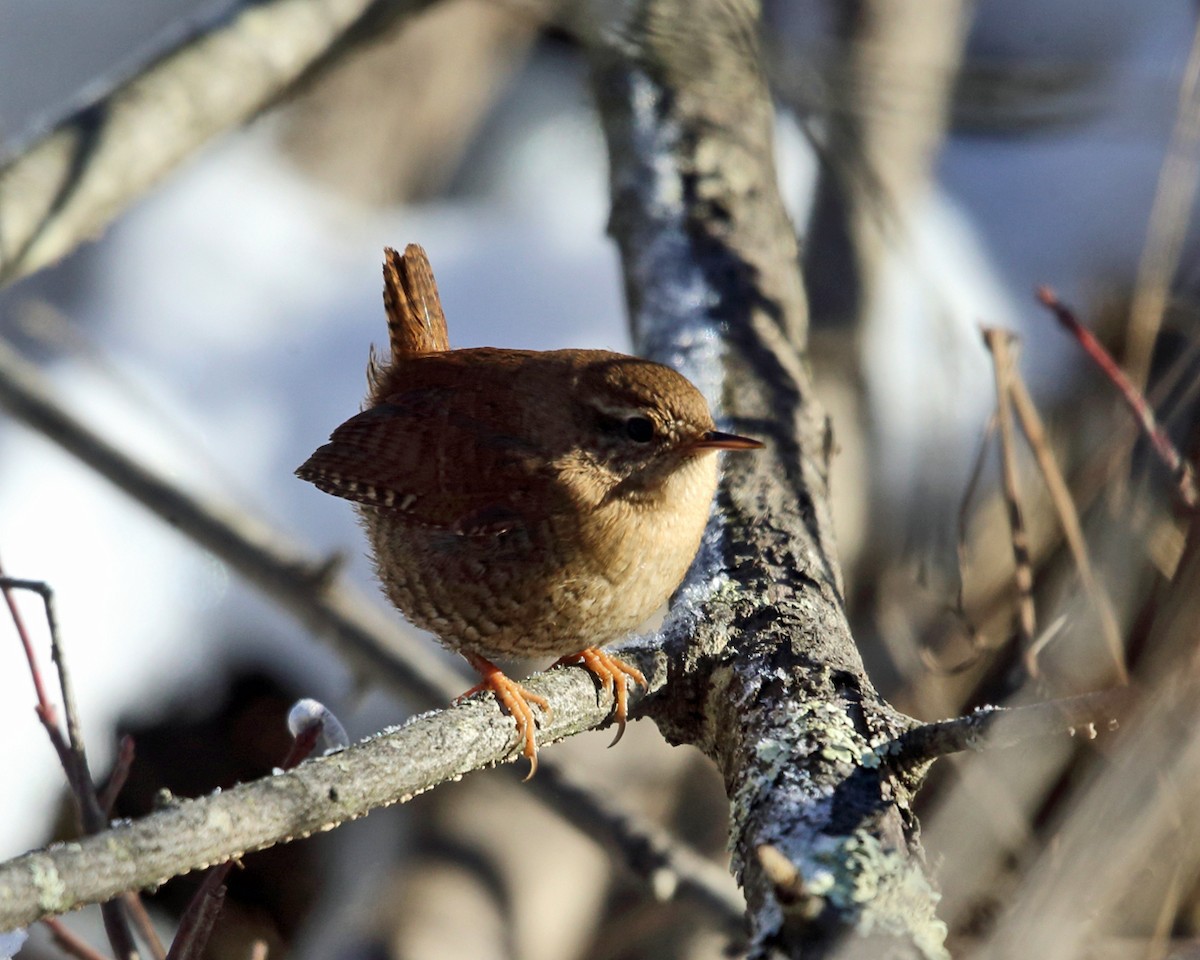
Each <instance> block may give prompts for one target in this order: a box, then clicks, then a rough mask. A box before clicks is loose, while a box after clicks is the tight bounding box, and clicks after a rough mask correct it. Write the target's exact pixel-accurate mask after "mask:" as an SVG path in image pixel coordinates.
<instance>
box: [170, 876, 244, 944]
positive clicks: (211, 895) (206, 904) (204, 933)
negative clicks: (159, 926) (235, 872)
mask: <svg viewBox="0 0 1200 960" xmlns="http://www.w3.org/2000/svg"><path fill="white" fill-rule="evenodd" d="M232 867H233V864H232V862H230V863H222V864H219V865H218V866H215V867H213V868H212V869H211V870H209V871H208V875H207V876H206V877H205V878H204V881H203V882H202V883H201V884H200V888H199V889H198V890H197V891H196V893H195V895H193V897H192V900H191V902H190V903H189V904H188V908H187V910H185V911H184V914H183V918H182V919H181V920H180V921H179V930H178V931H177V932H176V934H175V940H174V942H173V943H172V944H171V950H170V952H168V953H167V960H199V958H200V957H201V956H202V955H203V953H204V948H205V946H206V945H207V944H208V938H209V936H210V935H211V934H212V928H213V924H214V923H216V922H217V917H218V916H219V915H220V913H221V907H222V905H223V904H224V903H225V878H226V877H228V876H229V871H230V869H231V868H232Z"/></svg>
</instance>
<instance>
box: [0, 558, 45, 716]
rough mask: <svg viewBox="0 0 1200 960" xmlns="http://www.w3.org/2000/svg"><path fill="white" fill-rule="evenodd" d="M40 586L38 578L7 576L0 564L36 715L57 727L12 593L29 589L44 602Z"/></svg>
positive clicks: (0, 576) (2, 585) (1, 585)
mask: <svg viewBox="0 0 1200 960" xmlns="http://www.w3.org/2000/svg"><path fill="white" fill-rule="evenodd" d="M42 586H44V584H42V582H41V581H40V580H19V579H16V578H13V577H8V576H6V575H5V573H4V567H3V566H2V565H0V590H3V592H4V602H5V603H6V604H7V605H8V615H9V617H10V618H11V619H12V622H13V626H14V627H15V628H16V631H17V637H18V638H19V639H20V641H21V647H22V649H24V651H25V661H26V662H27V663H28V664H29V676H30V678H31V679H32V680H33V689H34V693H35V694H36V696H37V712H38V717H39V718H40V719H41V720H42V723H43V725H44V724H47V723H49V724H51V725H52V726H54V727H55V729H57V727H58V712H57V711H56V710H55V709H54V704H52V703H51V702H50V697H49V696H48V695H47V693H46V684H45V682H44V681H43V680H42V671H41V669H40V668H39V667H38V662H37V655H36V654H35V653H34V652H33V640H32V638H31V637H30V636H29V630H28V629H27V628H26V626H25V619H24V618H23V617H22V616H21V609H20V607H18V606H17V601H16V598H15V597H14V596H13V593H12V592H13V591H14V590H29V591H30V592H32V593H36V594H38V595H39V596H42V602H43V603H45V596H43V595H42V593H41V587H42Z"/></svg>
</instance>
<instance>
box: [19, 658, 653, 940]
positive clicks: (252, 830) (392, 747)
mask: <svg viewBox="0 0 1200 960" xmlns="http://www.w3.org/2000/svg"><path fill="white" fill-rule="evenodd" d="M638 663H639V664H641V665H642V666H644V668H645V670H646V672H647V675H648V676H656V677H657V679H658V682H659V683H660V684H661V680H662V674H663V669H662V666H661V660H659V662H658V664H657V669H656V662H655V659H654V658H653V657H652V656H651V655H647V652H646V651H643V652H642V656H640V657H639V658H638ZM526 682H527V684H528V685H529V686H530V688H531V689H533V690H534V691H535V692H538V693H541V694H542V695H543V696H545V697H546V698H547V699H548V700H550V702H551V705H552V707H553V709H554V715H553V717H552V719H551V720H550V721H548V722H547V723H546V724H545V726H544V727H543V729H542V738H543V740H544V741H545V742H549V741H551V740H557V739H561V738H563V737H566V736H571V735H573V734H575V733H579V732H580V731H582V730H585V729H588V728H589V727H592V726H596V725H598V724H599V723H601V722H602V721H603V720H604V719H605V718H606V717H607V715H608V710H609V709H611V703H609V704H606V703H604V702H603V701H602V698H598V697H597V696H596V695H595V686H594V684H593V682H592V680H591V678H590V677H589V676H587V675H586V674H585V673H584V672H583V671H582V670H577V669H572V668H559V669H556V670H553V671H551V672H550V673H547V674H543V675H540V676H537V677H534V678H532V679H531V680H528V681H526ZM513 756H514V744H513V736H512V721H511V719H509V718H508V717H507V716H506V715H505V714H504V713H503V711H502V710H501V708H500V706H499V704H498V703H496V701H495V700H494V698H488V697H484V698H476V699H473V700H471V701H468V702H466V703H463V704H460V705H459V706H456V707H453V708H450V709H448V710H442V711H438V712H434V713H429V714H423V715H421V716H418V717H414V718H413V719H412V720H410V721H409V722H408V723H406V724H404V725H403V726H402V727H399V728H398V729H395V730H393V731H390V732H387V733H384V734H381V735H379V736H377V737H374V738H372V739H370V740H366V741H363V742H362V743H359V744H356V745H354V746H352V747H350V748H348V749H346V750H343V751H342V752H340V753H336V754H332V755H330V756H327V757H322V758H320V759H317V760H312V761H309V762H307V763H303V764H301V765H300V766H299V767H296V768H295V769H294V770H289V771H287V772H282V773H279V774H277V775H276V776H272V777H265V778H263V779H261V780H255V781H252V782H250V783H243V784H240V785H238V786H236V787H233V788H232V789H229V790H224V791H221V792H218V793H214V794H210V795H209V796H207V797H202V798H199V799H196V800H182V801H179V802H178V803H176V804H173V805H172V806H170V807H168V808H167V809H163V810H160V811H158V812H156V813H153V814H151V815H149V816H147V817H143V818H141V819H139V820H136V821H132V822H127V823H123V824H118V825H117V826H115V827H114V828H113V829H111V830H108V831H105V832H104V833H101V834H98V835H96V836H92V837H87V838H84V839H83V840H80V841H78V842H74V843H66V844H55V845H53V846H51V847H49V848H47V849H45V850H38V851H34V852H32V853H27V854H25V855H23V856H21V857H17V858H14V859H13V860H10V861H8V862H6V863H3V864H0V930H8V929H12V928H13V927H17V926H24V925H26V924H28V923H31V922H32V921H34V920H37V919H39V918H41V917H44V916H48V915H51V914H56V913H62V912H64V911H67V910H71V909H73V908H75V907H77V906H80V905H82V904H85V903H96V902H101V901H104V900H107V899H109V898H111V897H114V896H116V895H117V894H119V893H121V892H122V891H125V890H133V889H138V888H142V887H147V886H152V885H155V884H158V883H162V882H164V881H165V880H166V879H168V878H170V877H172V876H175V875H178V874H180V873H186V872H188V871H190V870H195V869H198V868H200V867H206V866H210V865H212V864H214V863H222V862H225V861H228V860H231V859H235V858H237V857H240V856H241V855H242V854H244V853H247V852H250V851H252V850H259V849H263V848H264V847H268V846H271V845H272V844H275V843H279V842H282V841H285V840H294V839H299V838H301V837H305V836H308V835H309V834H312V833H315V832H317V831H321V830H329V829H332V828H333V827H335V826H337V825H338V824H339V823H342V822H344V821H346V820H352V819H355V818H357V817H361V816H363V815H365V814H366V813H368V812H369V811H371V810H373V809H376V808H378V807H381V806H388V805H390V804H393V803H404V802H407V801H408V800H411V799H412V798H413V797H415V796H416V795H417V794H420V793H423V792H424V791H426V790H428V789H430V788H431V787H433V786H436V785H437V784H439V783H444V782H446V781H448V780H453V779H456V778H458V777H461V776H462V775H464V774H466V773H469V772H471V771H472V770H478V769H480V768H483V767H488V766H492V765H495V764H497V763H500V762H502V761H504V760H506V759H511V758H513ZM535 782H536V781H535Z"/></svg>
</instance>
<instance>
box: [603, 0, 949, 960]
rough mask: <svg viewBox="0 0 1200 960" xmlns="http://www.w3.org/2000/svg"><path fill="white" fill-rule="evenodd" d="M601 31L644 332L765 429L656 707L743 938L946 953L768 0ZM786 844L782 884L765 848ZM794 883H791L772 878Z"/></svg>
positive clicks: (672, 13) (734, 1)
mask: <svg viewBox="0 0 1200 960" xmlns="http://www.w3.org/2000/svg"><path fill="white" fill-rule="evenodd" d="M626 9H627V13H628V19H627V20H625V21H623V22H621V23H618V24H611V23H610V24H605V25H603V26H602V27H600V28H598V29H597V30H596V33H595V37H596V39H595V41H594V42H593V45H592V60H593V70H594V82H595V88H596V94H597V98H598V102H599V104H600V110H601V114H602V117H603V123H604V129H605V133H606V136H607V138H608V144H609V151H610V158H611V165H612V166H611V176H612V193H613V216H612V223H611V229H612V232H613V235H614V237H615V238H616V240H617V242H618V244H619V245H620V248H621V254H622V257H623V260H624V265H625V275H626V282H627V285H628V290H627V292H628V299H629V304H630V310H631V315H632V323H633V328H634V333H635V337H636V342H637V344H638V347H639V352H641V353H643V354H644V355H646V356H649V357H651V358H653V359H656V360H660V361H663V362H666V363H670V364H672V365H673V366H675V367H676V368H678V369H680V370H682V371H683V372H684V373H685V374H686V375H688V376H689V377H691V378H692V379H693V380H695V381H696V382H697V383H698V384H700V385H701V387H702V389H705V390H706V391H707V392H708V395H709V399H710V401H712V402H714V404H715V405H716V406H717V408H718V409H719V411H720V413H721V415H722V416H723V417H724V418H725V420H726V422H727V424H728V426H729V427H730V428H731V429H736V430H739V431H744V432H746V433H750V434H756V435H758V436H761V437H763V438H764V439H766V440H767V442H768V449H767V450H766V451H763V453H762V454H760V455H758V456H755V457H744V458H741V460H740V462H739V461H736V460H733V459H731V460H730V462H729V463H728V465H727V473H726V475H725V477H724V479H723V482H722V486H721V489H720V492H719V493H718V505H719V510H720V511H721V513H722V514H724V515H725V516H726V517H727V519H728V522H727V524H725V525H723V526H722V527H720V528H717V527H711V528H710V531H709V535H708V538H707V540H706V542H705V544H704V546H703V547H702V552H701V557H700V559H699V561H698V562H697V564H696V566H695V567H694V568H693V571H692V576H691V578H690V580H689V581H688V583H687V584H685V586H684V588H683V591H682V593H681V596H680V598H679V604H678V606H677V609H676V611H674V616H673V618H672V621H671V627H670V628H669V630H668V633H667V636H666V642H667V653H668V656H667V662H668V664H669V665H670V667H669V670H670V674H669V683H668V687H667V691H668V692H667V693H665V694H663V695H660V696H658V697H656V698H653V699H652V700H651V701H650V702H649V703H648V704H647V705H646V709H647V711H648V712H649V713H650V714H651V715H652V716H653V717H654V719H655V720H656V721H657V722H658V724H659V726H660V727H661V728H662V729H663V731H664V733H666V735H667V736H668V737H669V738H670V739H672V740H673V741H675V742H687V743H693V744H695V745H697V746H698V747H700V748H701V749H702V750H704V752H705V753H707V754H708V755H709V756H710V757H711V758H712V759H713V760H714V761H715V762H716V763H717V764H718V766H719V767H720V769H721V771H722V773H723V775H724V778H725V783H726V788H727V791H728V794H729V797H730V803H731V826H730V830H731V835H730V844H731V848H732V850H733V853H734V865H735V870H736V872H737V873H738V876H739V879H740V880H741V882H742V884H743V886H744V888H745V891H746V894H747V899H748V901H749V909H750V914H749V920H750V927H751V956H753V957H768V956H778V955H788V956H798V955H801V954H802V955H803V956H805V957H814V956H828V955H832V954H833V953H835V952H838V953H839V955H844V954H842V953H841V951H847V952H848V954H849V955H864V956H868V955H869V956H873V957H881V956H906V957H907V956H925V957H937V956H942V955H944V949H943V946H942V941H943V938H944V934H945V931H944V927H943V925H942V924H941V923H939V922H938V921H937V920H936V918H935V916H934V906H935V903H936V900H937V896H936V894H935V892H934V891H933V889H932V888H931V886H930V884H929V881H928V880H927V878H926V875H925V871H924V866H923V858H922V854H921V849H920V844H919V841H918V830H917V823H916V821H915V819H914V817H913V815H912V813H911V809H910V803H911V799H912V795H913V791H914V789H915V788H916V786H917V782H918V777H917V776H915V775H913V774H911V773H905V772H903V771H901V770H899V769H897V768H895V767H893V765H892V764H891V762H890V761H889V759H888V757H889V754H888V751H887V750H886V749H883V750H881V749H880V748H881V747H882V746H883V745H884V744H885V743H887V742H888V741H891V740H892V739H893V738H894V737H896V736H897V735H898V734H899V733H901V732H902V731H904V730H906V729H908V728H909V727H910V726H911V723H912V722H911V721H910V720H908V718H906V717H904V716H902V715H900V714H898V713H897V712H896V711H894V710H893V709H891V708H890V707H889V706H888V704H886V703H885V702H884V701H883V700H882V699H881V698H880V697H879V695H878V694H877V693H876V691H875V689H874V687H873V686H872V685H871V682H870V680H869V679H868V678H867V677H866V675H865V673H864V670H863V665H862V661H861V659H860V657H859V654H858V651H857V649H856V648H855V645H854V641H853V638H852V637H851V636H850V631H849V627H848V624H847V622H846V617H845V612H844V608H843V598H842V584H841V575H840V572H839V568H838V561H837V557H836V552H835V547H834V538H833V531H832V527H831V523H830V514H829V491H828V485H827V478H828V468H829V458H830V456H831V451H832V448H833V440H832V436H831V431H830V426H829V424H828V423H827V422H826V419H825V417H824V415H823V413H822V412H821V410H820V408H819V407H818V405H817V403H816V401H815V399H814V397H813V393H812V384H811V378H810V376H809V373H808V370H807V367H806V365H805V354H804V351H805V346H806V333H807V316H806V310H805V303H804V295H803V290H802V287H801V282H800V269H799V262H798V250H797V244H796V239H795V233H794V231H793V228H792V226H791V224H790V223H789V222H788V219H787V217H786V214H785V213H784V209H783V205H782V203H781V200H780V196H779V191H778V186H777V182H776V173H775V166H774V154H773V143H772V129H773V119H774V116H773V110H772V105H771V100H770V97H769V94H768V90H767V86H766V82H765V80H764V77H763V75H762V72H761V61H760V58H759V55H758V45H757V39H756V35H757V16H758V10H757V5H756V4H754V3H752V2H748V0H704V2H682V0H667V2H647V3H642V4H634V5H632V7H628V8H626ZM765 848H772V849H773V850H774V851H775V852H777V853H781V854H782V855H783V858H785V861H786V862H787V863H790V864H791V865H792V866H793V867H794V868H795V875H794V877H792V879H791V882H790V883H787V884H783V885H781V881H780V879H779V872H778V871H777V870H775V871H772V872H771V873H770V875H769V874H768V871H767V870H766V869H764V866H763V863H764V859H766V861H767V862H768V863H771V862H772V856H773V854H772V853H770V852H768V851H767V850H766V849H765ZM785 887H786V889H785Z"/></svg>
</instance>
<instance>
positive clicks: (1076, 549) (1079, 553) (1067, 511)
mask: <svg viewBox="0 0 1200 960" xmlns="http://www.w3.org/2000/svg"><path fill="white" fill-rule="evenodd" d="M1009 391H1010V393H1011V395H1012V400H1013V406H1014V407H1015V408H1016V412H1017V418H1018V419H1019V420H1020V421H1021V429H1022V430H1024V432H1025V437H1026V438H1027V439H1028V440H1029V446H1030V447H1031V448H1032V449H1033V455H1034V457H1036V458H1037V463H1038V467H1039V468H1040V469H1041V471H1042V478H1043V479H1044V480H1045V481H1046V487H1047V489H1048V490H1049V491H1050V499H1051V500H1052V501H1053V503H1054V509H1055V512H1057V514H1058V518H1059V522H1060V523H1061V524H1062V528H1063V534H1064V536H1065V537H1066V538H1067V544H1068V545H1069V546H1070V548H1071V555H1072V556H1073V557H1074V559H1075V566H1076V568H1077V569H1078V570H1079V579H1080V581H1081V582H1082V583H1083V588H1084V590H1086V591H1087V595H1088V597H1090V598H1091V601H1092V604H1093V606H1094V607H1095V609H1096V613H1097V615H1098V616H1099V618H1100V629H1101V632H1102V633H1103V635H1104V641H1105V644H1106V645H1107V646H1108V651H1109V654H1110V655H1111V656H1112V660H1113V667H1114V669H1115V670H1116V672H1117V679H1118V680H1119V681H1120V682H1121V683H1123V684H1124V683H1128V682H1129V671H1128V669H1126V667H1125V645H1124V642H1123V640H1122V638H1121V628H1120V626H1119V625H1118V623H1117V615H1116V612H1115V611H1114V610H1113V606H1112V601H1111V600H1110V599H1109V596H1108V591H1107V590H1105V589H1104V587H1103V586H1101V584H1100V581H1099V580H1097V578H1096V574H1095V571H1094V570H1093V568H1092V561H1091V558H1090V557H1089V556H1088V549H1087V542H1086V541H1085V540H1084V538H1083V527H1082V526H1081V525H1080V523H1079V513H1078V511H1076V509H1075V501H1074V499H1073V498H1072V497H1071V491H1070V489H1069V488H1068V487H1067V482H1066V480H1064V479H1063V475H1062V471H1061V470H1059V469H1058V462H1057V461H1056V460H1055V459H1054V451H1053V450H1052V449H1051V447H1050V440H1049V438H1048V437H1047V436H1046V428H1045V426H1044V425H1043V423H1042V418H1041V416H1040V415H1039V414H1038V411H1037V407H1036V406H1035V405H1034V402H1033V398H1032V397H1030V396H1029V391H1028V390H1027V389H1026V388H1025V381H1024V379H1023V378H1022V377H1021V375H1020V373H1018V372H1017V371H1016V370H1014V371H1013V376H1012V379H1011V381H1010V383H1009Z"/></svg>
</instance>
